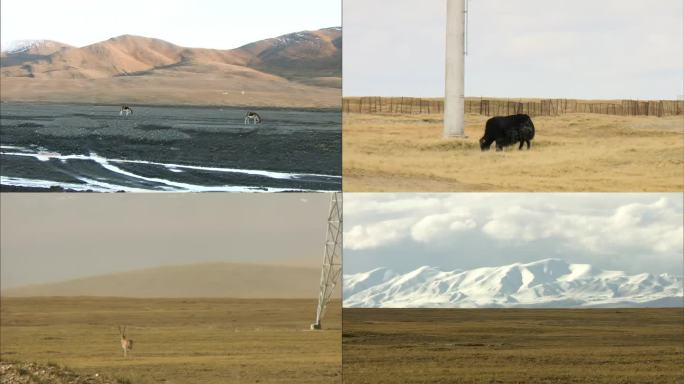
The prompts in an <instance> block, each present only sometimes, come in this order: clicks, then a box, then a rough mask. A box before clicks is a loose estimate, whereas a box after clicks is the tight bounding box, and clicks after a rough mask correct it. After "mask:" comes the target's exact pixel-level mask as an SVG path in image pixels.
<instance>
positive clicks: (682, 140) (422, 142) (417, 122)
mask: <svg viewBox="0 0 684 384" xmlns="http://www.w3.org/2000/svg"><path fill="white" fill-rule="evenodd" d="M487 119H488V117H486V116H480V115H467V116H466V135H467V136H468V138H467V139H449V140H447V139H443V138H442V137H441V135H442V119H441V116H439V115H367V114H345V115H344V118H343V169H344V170H343V175H344V179H343V180H344V186H343V188H344V191H347V192H404V191H405V192H410V191H411V192H412V191H425V192H427V191H433V192H437V191H439V192H450V191H547V192H548V191H559V192H562V191H634V192H636V191H659V192H663V191H681V190H682V189H684V116H670V117H663V118H657V117H641V116H640V117H630V116H611V115H599V114H568V115H562V116H556V117H536V118H533V120H534V123H535V127H536V130H537V131H536V137H535V139H534V141H533V142H532V150H531V151H518V150H517V146H516V147H509V148H507V150H506V151H504V152H502V153H495V152H494V151H490V152H484V153H483V152H480V149H479V145H478V140H479V138H480V137H481V136H482V133H483V131H484V125H485V122H486V121H487Z"/></svg>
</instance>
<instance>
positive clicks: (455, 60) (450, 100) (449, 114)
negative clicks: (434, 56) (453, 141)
mask: <svg viewBox="0 0 684 384" xmlns="http://www.w3.org/2000/svg"><path fill="white" fill-rule="evenodd" d="M465 2H466V0H447V27H446V86H445V97H444V137H445V138H452V137H465V133H464V128H463V127H464V125H465V124H464V114H465V97H464V82H465V69H464V67H465V13H466V8H465Z"/></svg>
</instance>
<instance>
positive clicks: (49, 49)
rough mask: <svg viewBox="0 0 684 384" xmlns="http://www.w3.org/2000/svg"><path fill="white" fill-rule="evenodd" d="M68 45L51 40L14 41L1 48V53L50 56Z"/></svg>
mask: <svg viewBox="0 0 684 384" xmlns="http://www.w3.org/2000/svg"><path fill="white" fill-rule="evenodd" d="M68 47H69V45H67V44H63V43H60V42H57V41H52V40H15V41H12V42H10V43H9V44H7V46H3V47H2V53H4V54H7V55H17V54H34V55H50V54H52V53H54V52H57V51H59V50H60V49H62V48H68Z"/></svg>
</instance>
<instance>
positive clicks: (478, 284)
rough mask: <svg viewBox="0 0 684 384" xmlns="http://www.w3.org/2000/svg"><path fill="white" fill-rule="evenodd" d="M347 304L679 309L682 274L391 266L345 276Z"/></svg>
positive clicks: (557, 265) (550, 266)
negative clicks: (397, 269)
mask: <svg viewBox="0 0 684 384" xmlns="http://www.w3.org/2000/svg"><path fill="white" fill-rule="evenodd" d="M343 296H344V306H345V307H347V308H350V307H378V308H419V307H430V308H439V307H442V308H478V307H551V308H558V307H679V306H684V288H683V284H682V278H681V277H679V276H673V275H670V274H660V275H652V274H649V273H642V274H638V275H628V274H626V273H625V272H621V271H605V270H600V269H597V268H594V267H592V266H591V265H589V264H569V263H567V262H565V261H563V260H559V259H546V260H541V261H536V262H533V263H527V264H521V263H516V264H511V265H505V266H501V267H486V268H476V269H471V270H466V271H463V270H455V271H441V270H439V269H437V268H432V267H421V268H418V269H416V270H414V271H411V272H408V273H406V274H397V273H395V272H393V271H392V270H390V269H387V268H377V269H374V270H372V271H369V272H362V273H356V274H352V275H345V276H344V288H343Z"/></svg>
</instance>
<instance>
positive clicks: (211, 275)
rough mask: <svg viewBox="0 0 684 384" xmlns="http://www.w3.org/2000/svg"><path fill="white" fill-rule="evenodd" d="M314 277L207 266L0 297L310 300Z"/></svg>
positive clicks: (105, 277) (285, 269)
mask: <svg viewBox="0 0 684 384" xmlns="http://www.w3.org/2000/svg"><path fill="white" fill-rule="evenodd" d="M320 274H321V270H320V267H306V266H300V265H297V264H289V263H287V261H286V262H284V263H282V264H279V263H265V262H264V263H244V262H242V263H229V262H207V263H197V264H185V265H168V266H160V267H148V268H141V269H134V270H129V271H123V272H115V273H110V274H102V275H94V276H87V277H80V278H75V279H68V280H64V281H58V282H52V283H43V284H31V285H26V286H21V287H14V288H7V289H4V290H3V291H2V296H3V297H34V296H100V297H140V298H185V297H207V298H218V297H230V298H244V299H249V298H265V299H266V298H267V299H281V298H315V297H317V295H318V289H319V282H320ZM337 297H339V294H338V295H337Z"/></svg>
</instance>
